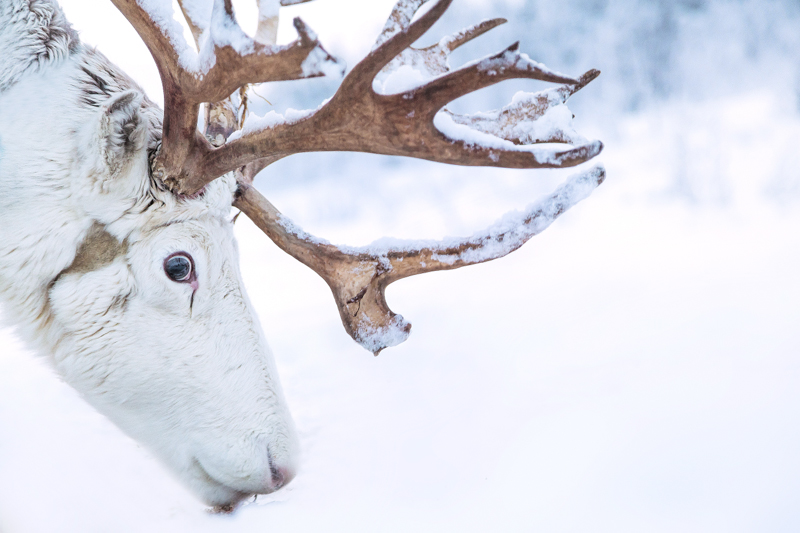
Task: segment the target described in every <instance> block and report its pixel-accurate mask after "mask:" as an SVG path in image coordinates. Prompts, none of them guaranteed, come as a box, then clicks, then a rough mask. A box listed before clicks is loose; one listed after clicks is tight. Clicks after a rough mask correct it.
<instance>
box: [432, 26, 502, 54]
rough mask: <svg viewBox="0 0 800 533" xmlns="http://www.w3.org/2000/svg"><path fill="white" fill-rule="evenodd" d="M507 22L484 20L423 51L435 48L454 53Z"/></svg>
mask: <svg viewBox="0 0 800 533" xmlns="http://www.w3.org/2000/svg"><path fill="white" fill-rule="evenodd" d="M507 22H508V20H506V19H504V18H496V19H491V20H484V21H483V22H480V23H478V24H475V25H473V26H470V27H469V28H466V29H463V30H461V31H460V32H458V33H456V34H453V35H451V36H450V37H447V38H445V39H443V40H442V42H441V43H439V44H436V45H433V46H429V47H428V48H426V49H424V50H427V49H429V48H435V47H442V46H443V47H446V48H447V49H448V50H449V51H450V52H453V51H455V50H456V49H457V48H459V47H461V46H463V45H465V44H467V43H468V42H470V41H471V40H473V39H476V38H478V37H480V36H481V35H483V34H484V33H486V32H487V31H489V30H493V29H494V28H496V27H498V26H500V25H502V24H505V23H507Z"/></svg>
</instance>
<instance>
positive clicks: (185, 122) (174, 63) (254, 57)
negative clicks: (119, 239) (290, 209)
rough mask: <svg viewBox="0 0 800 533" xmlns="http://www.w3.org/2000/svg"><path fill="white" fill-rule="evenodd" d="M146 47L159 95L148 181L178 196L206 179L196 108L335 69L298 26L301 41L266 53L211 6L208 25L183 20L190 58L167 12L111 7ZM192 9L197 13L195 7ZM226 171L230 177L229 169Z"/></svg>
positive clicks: (127, 4) (208, 149) (138, 5)
mask: <svg viewBox="0 0 800 533" xmlns="http://www.w3.org/2000/svg"><path fill="white" fill-rule="evenodd" d="M112 2H113V3H114V5H115V6H116V7H117V8H118V9H119V10H120V11H121V12H122V13H123V15H125V17H126V18H127V19H128V20H129V21H130V22H131V24H132V25H133V27H134V28H135V29H136V31H137V32H138V33H139V35H140V36H141V38H142V40H143V41H144V43H145V44H146V45H147V47H148V49H149V50H150V53H151V54H152V56H153V59H154V60H155V62H156V66H157V67H158V71H159V74H160V75H161V82H162V85H163V89H164V107H165V113H164V124H163V133H162V147H161V151H160V153H159V155H158V156H157V158H156V161H155V163H154V166H153V172H154V174H155V175H156V176H157V177H159V178H160V179H161V180H162V181H163V182H164V183H165V184H167V185H168V186H169V187H170V188H171V189H172V190H173V191H175V192H176V193H179V194H194V193H196V192H197V191H199V190H200V189H202V188H203V186H205V185H206V184H207V183H208V182H209V181H211V179H214V178H216V177H218V176H219V175H222V174H224V172H223V173H221V174H219V175H217V176H214V178H211V179H208V178H207V177H206V176H207V174H206V173H205V172H204V170H203V166H204V158H205V157H207V156H208V155H209V154H210V153H212V152H213V151H214V148H213V147H212V145H211V144H210V143H209V142H208V141H207V140H206V139H205V138H204V137H203V136H202V135H201V134H200V133H199V132H198V131H197V115H198V111H199V107H200V104H201V103H204V102H217V101H219V100H222V99H224V98H226V97H227V96H228V95H230V94H231V93H232V92H234V91H235V90H236V89H238V88H239V87H241V86H242V85H245V84H249V83H264V82H268V81H285V80H294V79H300V78H309V77H316V76H322V75H324V70H325V69H326V68H328V67H330V66H331V65H337V62H336V60H335V59H334V58H332V57H331V56H330V55H329V54H328V53H327V52H326V51H325V50H324V49H323V48H322V47H321V45H320V44H319V42H318V41H317V37H316V35H314V33H313V32H311V31H310V30H309V29H308V28H307V27H306V26H305V24H304V23H303V22H302V21H301V20H300V19H295V21H294V25H295V28H296V30H297V32H298V34H299V38H298V39H297V40H296V41H294V42H292V43H290V44H289V45H286V46H271V45H264V44H261V43H259V42H257V41H256V40H254V39H252V38H250V37H249V36H247V34H245V33H244V31H242V30H241V28H240V27H239V25H238V24H237V23H236V20H235V17H234V16H233V8H232V5H231V3H230V0H213V4H212V6H211V13H210V19H205V20H204V19H203V18H202V17H201V16H199V13H187V10H186V9H185V8H184V9H183V11H184V13H187V20H188V21H189V24H190V27H191V29H192V32H193V34H195V36H196V38H197V40H198V43H199V46H200V51H199V53H195V52H194V51H193V50H192V49H191V47H189V46H188V44H187V43H186V42H185V40H184V39H183V36H182V34H181V31H180V26H179V25H178V24H177V23H176V22H175V21H174V20H173V19H172V11H171V9H169V5H168V4H167V5H166V6H161V5H160V4H157V3H154V2H148V3H147V4H146V6H147V9H145V7H143V5H144V4H143V3H142V2H140V1H137V0H112ZM193 7H196V6H193ZM230 170H232V169H230Z"/></svg>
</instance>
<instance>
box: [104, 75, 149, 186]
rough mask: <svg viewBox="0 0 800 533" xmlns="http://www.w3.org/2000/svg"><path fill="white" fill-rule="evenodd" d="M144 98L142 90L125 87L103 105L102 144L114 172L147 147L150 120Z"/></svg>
mask: <svg viewBox="0 0 800 533" xmlns="http://www.w3.org/2000/svg"><path fill="white" fill-rule="evenodd" d="M143 98H144V96H143V95H142V93H140V92H139V91H136V90H129V91H124V92H121V93H118V94H115V95H114V96H112V97H111V98H109V100H108V102H106V104H105V105H104V106H103V116H102V119H101V131H100V135H101V147H102V150H103V155H104V158H105V161H106V164H108V167H109V169H110V170H111V172H112V174H115V173H116V172H118V171H119V170H120V169H121V167H123V166H125V164H126V163H127V162H128V161H130V160H131V158H132V157H133V156H134V155H135V154H136V153H139V152H140V151H141V150H142V149H143V148H144V144H145V139H146V130H147V124H146V121H145V120H144V117H143V116H142V112H141V105H142V99H143Z"/></svg>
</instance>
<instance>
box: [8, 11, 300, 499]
mask: <svg viewBox="0 0 800 533" xmlns="http://www.w3.org/2000/svg"><path fill="white" fill-rule="evenodd" d="M0 49H2V50H3V53H2V54H0V301H2V303H3V304H4V306H5V311H6V313H5V316H6V317H9V318H10V320H11V321H12V322H13V323H14V324H15V325H16V326H17V327H18V331H19V334H20V335H21V336H22V337H23V338H24V339H25V340H26V341H27V342H28V343H29V344H30V345H32V346H33V347H35V348H36V349H37V350H39V351H40V352H41V353H42V354H46V355H47V356H48V357H49V359H50V360H51V361H52V363H53V365H54V366H55V368H56V369H57V371H58V372H59V373H60V374H61V375H62V376H63V377H64V379H65V380H66V381H67V382H68V383H70V384H71V385H72V386H73V387H75V388H76V389H77V390H78V391H80V392H81V393H82V394H83V396H84V397H85V398H86V400H87V401H89V402H90V403H91V404H92V405H94V406H95V407H96V408H97V409H98V410H100V411H101V412H103V413H104V414H105V415H106V416H108V417H109V418H110V419H112V420H113V421H114V422H115V423H116V424H118V425H119V426H120V427H121V428H122V429H123V430H124V431H126V432H127V433H129V434H130V435H132V436H133V437H134V438H136V439H138V440H139V441H140V442H142V443H144V444H146V445H147V446H148V447H150V448H151V449H152V450H154V451H155V452H156V453H157V454H158V456H159V457H161V458H162V459H163V460H164V461H165V462H166V464H168V465H169V466H170V467H172V468H173V470H174V471H175V472H177V474H178V475H179V476H180V477H181V478H182V479H183V480H184V481H185V482H186V483H187V484H188V485H189V486H190V487H191V488H192V489H193V490H194V491H195V492H196V493H197V494H198V495H199V496H200V497H201V498H203V499H204V500H205V501H206V502H208V503H209V504H213V505H225V504H230V503H233V502H235V501H237V500H239V499H241V498H242V497H244V496H245V495H247V494H252V493H264V492H270V491H271V490H274V489H275V488H276V486H278V485H280V484H281V481H280V480H279V479H278V478H279V476H278V475H277V474H276V472H278V470H279V469H280V471H281V475H282V476H283V482H286V481H288V480H289V479H291V477H292V476H293V475H294V471H295V460H296V455H297V438H296V436H295V431H294V428H293V424H292V420H291V417H290V415H289V412H288V410H287V408H286V403H285V401H284V399H283V394H282V392H281V388H280V384H279V382H278V377H277V374H276V371H275V368H274V363H273V360H272V355H271V354H270V352H269V349H268V348H267V345H266V341H265V340H264V335H263V333H262V331H261V328H260V325H259V322H258V319H257V317H256V315H255V313H254V311H253V308H252V305H251V304H250V302H249V300H248V298H247V295H246V294H245V291H244V287H243V285H242V279H241V276H240V274H239V265H238V250H237V248H236V242H235V239H234V237H233V231H232V225H231V223H230V221H229V217H230V211H231V209H230V206H231V201H232V195H233V193H234V191H235V182H234V180H233V179H232V178H231V177H230V176H225V177H223V178H220V179H218V180H216V181H215V182H213V183H211V184H210V185H209V186H208V187H207V189H206V192H205V193H204V194H203V195H202V196H200V197H199V198H196V199H181V198H177V197H175V196H174V195H172V194H171V193H170V192H168V191H166V190H165V189H164V188H163V186H161V184H160V183H158V182H157V181H155V180H154V179H152V178H151V177H150V176H149V172H148V168H149V159H148V158H149V157H150V156H152V154H153V152H154V151H155V150H156V149H157V148H158V143H159V139H160V130H161V115H162V113H161V111H160V110H159V109H158V108H157V107H156V106H155V105H154V104H153V103H152V102H150V101H149V100H148V99H147V98H146V97H145V96H144V94H143V92H142V90H141V89H140V88H139V87H138V86H137V85H136V84H135V83H133V82H132V81H131V80H129V79H128V78H127V77H126V76H125V75H124V74H122V73H121V72H119V71H118V70H117V69H116V68H115V67H114V66H113V65H111V64H110V63H108V61H107V60H106V59H105V58H104V57H103V56H102V55H101V54H99V53H98V52H96V51H95V50H92V49H91V48H89V47H86V46H85V45H83V44H81V43H80V42H79V41H78V39H77V36H76V34H75V33H74V32H73V31H72V30H71V29H70V28H69V26H68V25H67V23H66V21H65V20H64V18H63V15H62V14H61V12H60V9H59V8H58V7H57V6H56V5H55V4H53V3H51V2H50V1H49V0H0ZM98 80H99V81H98ZM98 224H99V225H100V226H102V227H104V228H105V231H106V232H108V233H109V234H111V235H113V236H114V237H115V238H116V239H117V240H118V241H119V242H120V243H123V242H124V243H125V249H126V253H124V254H123V255H120V256H118V257H116V258H114V259H113V261H110V262H107V263H104V264H102V265H99V266H98V267H97V268H93V269H91V270H90V271H88V272H82V271H75V270H74V269H70V268H69V267H70V266H71V265H72V264H73V261H74V260H75V258H76V254H77V253H78V250H79V248H80V246H81V244H82V243H83V242H84V241H85V240H86V238H87V235H88V233H89V231H90V229H91V228H92V226H93V225H95V226H96V225H98ZM178 251H183V252H188V253H189V254H191V256H192V257H193V259H194V262H195V267H196V273H197V277H198V288H197V290H196V292H195V293H194V295H193V294H192V292H193V288H192V287H191V286H190V285H189V284H186V283H176V282H174V281H172V280H170V279H169V278H168V277H167V276H166V274H165V272H164V269H163V262H164V259H165V258H166V257H167V256H168V255H170V254H171V253H174V252H178ZM190 304H191V309H190Z"/></svg>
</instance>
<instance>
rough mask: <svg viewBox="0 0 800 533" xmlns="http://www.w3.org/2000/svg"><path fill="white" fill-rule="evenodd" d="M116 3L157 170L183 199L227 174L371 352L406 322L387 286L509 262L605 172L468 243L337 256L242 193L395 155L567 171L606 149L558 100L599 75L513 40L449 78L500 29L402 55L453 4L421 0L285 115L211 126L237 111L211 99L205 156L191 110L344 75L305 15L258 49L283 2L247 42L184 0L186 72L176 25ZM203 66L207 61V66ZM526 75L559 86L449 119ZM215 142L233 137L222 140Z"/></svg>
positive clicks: (229, 16)
mask: <svg viewBox="0 0 800 533" xmlns="http://www.w3.org/2000/svg"><path fill="white" fill-rule="evenodd" d="M112 1H114V3H115V4H116V5H117V6H118V7H119V8H120V9H121V10H122V11H123V13H124V14H125V15H126V16H127V17H128V18H129V19H131V21H132V23H133V24H134V26H135V27H136V29H137V30H138V31H139V33H140V35H142V38H143V39H144V40H145V42H146V43H147V45H148V47H149V48H150V50H151V52H152V53H153V55H154V57H155V58H156V63H157V64H158V66H159V71H160V72H161V76H162V81H163V83H164V94H165V106H166V108H167V110H166V112H165V123H164V129H165V132H164V139H165V140H164V144H163V147H162V152H161V154H159V156H158V158H157V161H156V164H155V171H156V172H162V173H163V176H164V177H163V178H162V179H163V180H164V181H165V183H167V184H168V185H169V186H171V187H172V188H173V190H174V191H176V192H178V193H182V194H193V193H195V192H197V191H198V190H200V189H202V187H203V186H205V184H207V183H209V182H210V181H212V180H213V179H216V178H217V177H218V176H220V175H222V174H225V173H227V172H231V171H236V173H237V180H238V181H239V191H238V194H237V196H236V199H235V201H234V206H235V207H237V208H239V209H240V210H241V211H242V212H244V213H245V214H246V215H247V216H248V217H249V218H251V219H252V220H253V221H254V222H255V223H256V225H258V226H259V228H261V229H262V230H263V231H264V232H265V233H266V234H267V235H268V236H269V237H270V238H271V239H272V240H273V241H275V243H276V244H277V245H278V246H279V247H280V248H281V249H283V250H284V251H286V252H287V253H289V254H290V255H292V256H293V257H295V258H296V259H298V260H299V261H301V262H302V263H303V264H305V265H307V266H309V267H310V268H312V269H313V270H314V271H315V272H317V273H318V274H319V275H320V276H321V277H322V278H323V279H325V281H326V282H327V283H328V285H329V286H330V288H331V290H332V292H333V295H334V298H335V300H336V303H337V307H338V309H339V314H340V316H341V319H342V322H343V324H344V326H345V329H346V330H347V332H348V333H349V334H350V335H351V336H352V337H353V338H354V339H355V340H356V341H357V342H359V343H360V344H361V345H362V346H364V347H365V348H367V349H368V350H370V351H372V352H373V353H375V354H376V355H377V354H378V353H379V352H380V351H381V350H382V349H383V348H386V347H388V346H394V345H396V344H399V343H400V342H402V341H404V340H405V339H406V338H407V336H408V333H409V331H410V328H411V325H410V324H409V323H408V322H406V321H405V319H403V317H402V316H400V315H396V314H395V313H394V312H392V311H391V309H389V307H388V305H387V304H386V300H385V296H384V291H385V289H386V287H387V286H388V285H389V284H390V283H393V282H394V281H397V280H399V279H402V278H405V277H408V276H413V275H415V274H421V273H425V272H432V271H436V270H449V269H454V268H460V267H462V266H466V265H471V264H476V263H481V262H484V261H489V260H492V259H496V258H499V257H502V256H505V255H507V254H509V253H511V252H512V251H514V250H516V249H517V248H519V247H520V246H522V244H524V243H525V242H526V241H527V240H528V239H530V238H531V237H532V236H533V235H536V234H537V233H539V232H540V231H542V230H544V229H545V228H546V227H547V226H549V225H550V224H551V223H552V222H553V220H555V218H556V217H558V216H559V215H560V214H561V213H563V212H564V211H566V210H567V209H569V208H570V207H571V206H572V205H574V204H575V203H577V202H578V201H580V200H582V199H583V198H585V197H587V196H588V195H589V194H590V193H591V192H592V191H593V190H594V188H595V187H597V186H598V185H599V184H600V183H602V182H603V179H604V178H605V172H604V170H603V169H602V167H595V168H593V169H591V170H589V171H585V172H583V173H580V174H577V175H575V176H573V177H571V178H569V179H568V180H567V182H566V183H565V184H564V185H563V186H562V187H561V188H559V189H558V190H557V191H556V192H555V193H553V194H552V195H551V196H550V197H549V198H547V199H545V200H544V201H542V202H539V203H538V204H536V205H534V206H532V207H530V208H528V210H526V211H525V212H524V213H521V214H517V215H515V216H513V217H508V216H507V217H505V218H504V219H503V220H502V222H501V223H499V224H498V225H495V226H494V227H492V228H490V229H489V230H487V231H485V232H482V233H479V234H476V235H474V236H473V237H471V238H468V239H461V240H458V239H457V240H450V241H444V242H423V243H403V244H400V245H396V246H391V247H376V246H367V247H362V248H352V247H343V246H334V245H332V244H330V243H328V242H327V241H324V240H321V239H318V238H316V237H313V236H311V235H309V234H307V233H305V232H304V231H303V230H302V229H300V228H299V227H298V226H297V225H295V224H294V223H293V222H292V221H290V220H289V219H287V218H286V217H284V216H283V215H282V214H281V213H280V212H279V211H278V210H277V209H276V208H275V207H274V206H273V205H272V204H271V203H270V202H269V201H268V200H267V199H266V198H264V197H263V196H262V195H261V194H259V193H258V191H256V189H255V188H253V187H252V178H253V177H254V176H255V174H257V173H258V172H259V171H260V170H261V169H263V168H264V167H266V166H267V165H269V164H271V163H273V162H275V161H277V160H279V159H281V158H283V157H285V156H288V155H291V154H295V153H301V152H312V151H354V152H370V153H377V154H386V155H403V156H409V157H416V158H420V159H428V160H431V161H438V162H443V163H450V164H456V165H468V166H498V167H506V168H557V167H569V166H574V165H577V164H580V163H582V162H584V161H587V160H589V159H591V158H593V157H595V156H596V155H597V154H598V153H600V151H601V150H602V147H603V145H602V143H600V142H599V141H594V142H589V141H586V140H585V139H584V138H583V137H581V136H580V135H579V134H577V133H576V132H575V131H574V130H573V129H572V127H571V119H572V114H571V113H570V112H569V110H568V109H567V108H566V106H565V105H564V103H565V102H566V100H567V99H568V98H569V97H570V96H571V95H572V94H574V93H575V92H577V91H578V90H580V89H581V88H583V87H584V86H585V85H586V84H588V83H589V82H591V81H592V80H594V79H595V78H596V77H597V76H598V75H599V72H598V71H596V70H591V71H589V72H587V73H585V74H584V75H582V76H581V77H580V78H578V79H574V78H570V77H567V76H565V75H563V74H559V73H557V72H553V71H551V70H549V69H547V68H546V67H545V66H544V65H542V64H540V63H536V62H535V61H532V60H531V59H530V58H528V56H526V55H525V54H523V53H520V52H519V50H518V44H514V45H512V46H510V47H508V48H507V49H506V50H504V51H502V52H500V53H498V54H495V55H492V56H489V57H486V58H484V59H481V60H479V61H474V62H472V63H468V64H467V65H465V66H463V67H461V68H460V69H457V70H454V71H453V70H451V69H450V66H449V64H448V59H449V55H450V53H451V52H452V51H453V50H455V49H456V48H458V47H459V46H461V45H463V44H464V43H466V42H468V41H470V40H472V39H474V38H476V37H478V36H479V35H481V34H483V33H485V32H486V31H489V30H491V29H492V28H494V27H497V26H499V25H500V24H503V23H505V22H506V21H505V20H504V19H493V20H489V21H484V22H482V23H481V24H478V25H475V26H472V27H470V28H467V29H465V30H463V31H461V32H459V33H457V34H455V35H453V36H450V37H447V38H445V39H442V40H441V41H440V42H439V43H437V44H435V45H433V46H430V47H428V48H425V49H415V48H412V47H411V45H412V44H413V43H414V42H415V41H416V40H417V39H419V38H420V37H421V36H422V35H423V34H424V33H425V32H426V31H427V30H428V29H429V28H430V27H431V26H432V25H433V24H434V23H435V22H436V21H437V20H438V19H439V18H440V17H441V16H442V14H443V13H444V12H445V10H446V9H447V8H448V7H449V6H450V4H451V2H452V0H437V2H436V3H435V4H434V5H433V6H432V7H431V8H430V10H428V11H427V12H426V13H424V14H423V15H421V16H420V17H419V18H418V19H417V20H416V21H414V22H411V21H412V18H413V17H414V15H415V13H416V12H417V10H418V9H419V8H420V7H421V6H422V5H423V4H424V3H426V2H427V1H428V0H399V1H398V2H397V4H396V5H395V8H394V10H393V11H392V14H391V16H390V17H389V20H388V21H387V23H386V26H385V27H384V30H383V31H382V32H381V34H380V36H379V37H378V40H377V42H376V45H375V47H374V48H373V50H372V51H371V52H370V53H369V54H368V55H367V57H366V58H365V59H364V60H362V61H361V62H360V63H359V64H358V65H356V66H355V67H354V68H353V70H352V71H351V72H350V73H349V74H348V75H347V76H346V77H345V79H344V80H343V82H342V84H341V86H340V88H339V90H338V91H337V92H336V94H335V95H334V96H333V98H331V99H330V100H329V101H328V102H326V103H325V104H323V105H322V106H320V107H319V108H318V109H316V110H312V111H307V112H303V113H299V114H295V116H287V117H284V116H281V115H278V114H276V113H270V114H269V115H267V116H266V117H263V118H261V119H259V118H258V117H252V116H251V117H249V118H248V119H247V121H246V123H245V124H244V127H243V128H242V129H239V130H237V127H236V125H235V124H233V122H235V121H232V120H230V117H229V118H228V119H226V120H221V119H217V120H215V118H214V117H215V116H216V117H222V116H224V115H225V114H226V113H227V114H228V115H230V114H231V113H233V111H231V106H230V104H224V105H222V104H217V106H218V109H222V110H223V111H220V112H219V113H217V114H216V115H214V116H212V114H209V113H207V130H206V137H209V138H212V139H214V138H219V139H220V142H217V143H215V144H217V145H220V146H219V147H217V148H215V147H213V146H212V145H211V144H210V143H209V142H208V141H207V140H206V138H204V137H203V136H202V135H201V134H199V133H198V132H197V131H196V128H195V126H194V125H195V123H196V119H197V109H198V106H199V103H200V102H210V103H215V102H218V101H219V100H222V99H223V98H225V97H227V96H228V94H230V93H231V92H233V90H234V89H235V88H237V87H240V86H244V85H246V84H248V83H258V82H263V81H277V80H284V79H296V78H301V77H309V76H317V75H320V74H322V73H323V72H325V71H326V70H330V67H331V66H336V67H338V62H336V60H335V59H333V58H332V57H331V56H330V55H328V54H327V52H325V51H324V49H322V48H321V46H320V45H319V43H318V42H317V40H316V37H315V36H313V34H312V33H311V32H310V31H309V30H307V29H306V28H305V26H304V25H303V24H302V22H300V21H299V19H295V27H296V28H297V30H298V33H299V34H300V39H298V40H297V41H295V42H294V43H292V44H290V45H288V46H286V47H276V46H274V45H271V44H270V43H264V42H258V40H261V41H264V40H271V39H273V38H274V35H275V31H274V28H276V27H277V16H276V15H275V16H272V15H269V16H268V7H267V3H268V2H271V3H272V4H270V5H272V7H273V8H277V2H278V0H259V30H258V33H257V36H256V40H253V39H250V38H249V37H247V36H245V35H244V34H243V32H241V30H240V29H239V27H238V25H236V23H235V20H234V17H233V12H232V9H231V6H230V0H224V2H223V0H213V5H212V6H211V9H210V10H209V9H207V10H206V11H209V12H208V13H206V14H205V15H203V14H202V13H201V10H200V9H198V8H197V6H195V5H193V6H191V7H190V6H186V3H187V2H188V0H180V3H181V7H182V10H183V12H184V14H185V16H186V18H187V20H188V21H189V25H190V27H191V29H192V33H193V34H194V36H195V40H196V42H197V45H198V48H199V50H200V53H199V56H198V58H197V60H196V61H195V63H191V61H188V60H187V59H186V56H189V54H187V53H185V52H183V51H182V49H180V48H179V47H177V46H174V43H180V42H182V38H180V36H178V35H176V34H177V33H179V32H178V29H171V27H170V26H169V25H167V24H165V23H163V22H162V19H164V15H163V14H161V13H160V12H159V13H155V12H153V10H148V11H145V10H144V9H142V8H141V5H140V4H137V3H136V2H137V0H112ZM138 1H139V2H141V1H142V0H138ZM302 1H306V0H281V4H282V5H288V4H295V3H301V2H302ZM270 17H272V18H270ZM164 28H167V29H164ZM220 28H223V29H220ZM233 36H235V39H234V38H233ZM265 36H271V37H265ZM273 42H274V41H273ZM242 43H244V44H242ZM162 49H165V50H166V49H168V50H167V51H164V52H162V51H161V50H162ZM160 56H163V57H160ZM202 65H211V66H210V67H206V68H205V70H203V67H202ZM245 65H248V66H251V67H252V68H253V69H256V67H257V68H258V71H257V73H256V72H255V71H247V72H245V71H244V70H243V69H245V68H246V67H245ZM215 69H216V70H215ZM404 75H405V76H404ZM223 77H224V78H225V80H224V81H223V80H222V78H223ZM525 78H527V79H536V80H542V81H549V82H556V83H562V84H564V85H562V86H560V87H558V88H555V89H550V90H546V91H541V92H539V93H532V94H527V93H519V94H518V95H517V96H516V97H515V99H514V101H513V102H512V103H511V105H509V106H507V107H505V108H503V109H501V110H497V111H493V112H489V113H479V114H476V115H458V114H454V113H451V112H450V111H448V110H445V109H443V108H444V106H445V105H446V104H448V103H449V102H451V101H453V100H455V99H457V98H459V97H461V96H464V95H466V94H469V93H471V92H474V91H477V90H479V89H482V88H485V87H489V86H491V85H494V84H496V83H499V82H500V81H504V80H508V79H525ZM209 80H213V81H209ZM207 85H209V86H207ZM226 91H227V92H226ZM214 97H215V98H214ZM226 106H227V107H226ZM212 109H213V106H212ZM224 109H228V111H224ZM167 118H170V121H169V122H168V121H167ZM168 124H169V126H168ZM176 128H177V129H176ZM168 130H169V131H168ZM219 136H221V137H219ZM222 138H225V139H227V141H226V142H225V143H224V144H223V143H222V142H221V139H222ZM167 139H170V142H169V143H168V142H167ZM542 143H566V144H570V145H572V146H571V147H569V148H567V149H564V150H557V149H553V148H552V147H539V146H536V145H537V144H542Z"/></svg>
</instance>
